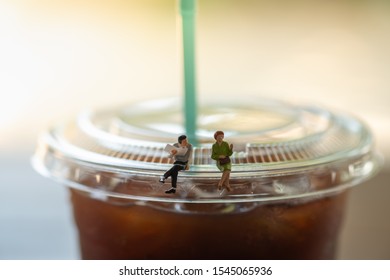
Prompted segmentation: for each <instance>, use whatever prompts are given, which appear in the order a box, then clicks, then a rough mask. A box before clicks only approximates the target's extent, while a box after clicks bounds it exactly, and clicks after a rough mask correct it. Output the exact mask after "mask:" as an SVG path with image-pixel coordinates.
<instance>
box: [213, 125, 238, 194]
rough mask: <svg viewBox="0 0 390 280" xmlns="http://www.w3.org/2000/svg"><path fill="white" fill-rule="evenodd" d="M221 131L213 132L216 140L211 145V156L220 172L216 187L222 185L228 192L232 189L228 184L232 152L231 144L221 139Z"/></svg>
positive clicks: (222, 134)
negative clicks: (220, 175)
mask: <svg viewBox="0 0 390 280" xmlns="http://www.w3.org/2000/svg"><path fill="white" fill-rule="evenodd" d="M224 136H225V134H224V132H223V131H220V130H218V131H216V132H215V133H214V139H215V140H216V142H215V143H214V144H213V146H212V153H211V158H212V159H213V160H216V161H217V167H218V169H219V170H220V171H221V172H222V177H221V180H219V182H218V189H219V190H221V189H222V187H223V186H225V187H226V189H227V190H228V191H229V192H230V191H231V190H232V189H231V187H230V184H229V178H230V172H231V170H232V164H231V160H230V156H231V155H232V154H233V144H230V145H229V144H228V143H227V142H225V141H223V139H224Z"/></svg>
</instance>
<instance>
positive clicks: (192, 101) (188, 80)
mask: <svg viewBox="0 0 390 280" xmlns="http://www.w3.org/2000/svg"><path fill="white" fill-rule="evenodd" d="M179 5H180V15H181V19H182V36H183V56H184V57H183V60H184V69H183V70H184V119H185V130H186V134H187V137H188V138H189V139H190V141H191V142H192V143H193V144H195V145H196V143H197V139H196V120H197V102H196V84H195V6H196V0H179Z"/></svg>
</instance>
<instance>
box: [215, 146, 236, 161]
mask: <svg viewBox="0 0 390 280" xmlns="http://www.w3.org/2000/svg"><path fill="white" fill-rule="evenodd" d="M232 154H233V150H232V149H230V147H229V144H228V143H227V142H225V141H222V143H221V145H219V144H218V143H217V142H215V143H214V144H213V147H212V153H211V158H212V159H213V160H218V159H219V156H231V155H232Z"/></svg>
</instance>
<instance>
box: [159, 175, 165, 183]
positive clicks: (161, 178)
mask: <svg viewBox="0 0 390 280" xmlns="http://www.w3.org/2000/svg"><path fill="white" fill-rule="evenodd" d="M158 181H159V182H160V183H162V184H164V183H165V177H164V176H161V177H160V180H158Z"/></svg>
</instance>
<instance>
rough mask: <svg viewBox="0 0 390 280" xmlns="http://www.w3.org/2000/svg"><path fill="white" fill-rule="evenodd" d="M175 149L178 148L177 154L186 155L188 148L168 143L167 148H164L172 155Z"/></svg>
mask: <svg viewBox="0 0 390 280" xmlns="http://www.w3.org/2000/svg"><path fill="white" fill-rule="evenodd" d="M173 150H176V151H177V153H176V155H175V156H184V155H185V154H186V153H187V151H188V148H187V147H175V146H173V145H171V144H167V145H166V146H165V148H164V151H166V152H167V153H169V154H170V155H171V152H172V151H173Z"/></svg>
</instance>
